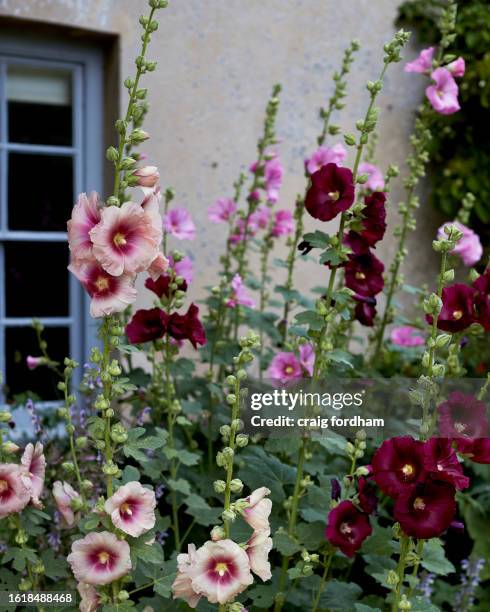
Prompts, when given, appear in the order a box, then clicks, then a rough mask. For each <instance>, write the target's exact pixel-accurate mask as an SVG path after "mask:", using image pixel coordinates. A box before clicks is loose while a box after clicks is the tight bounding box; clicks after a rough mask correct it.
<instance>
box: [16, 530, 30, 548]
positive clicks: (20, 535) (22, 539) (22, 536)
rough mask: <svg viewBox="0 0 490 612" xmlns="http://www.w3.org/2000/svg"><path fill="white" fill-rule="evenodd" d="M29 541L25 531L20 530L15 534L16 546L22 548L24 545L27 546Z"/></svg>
mask: <svg viewBox="0 0 490 612" xmlns="http://www.w3.org/2000/svg"><path fill="white" fill-rule="evenodd" d="M27 540H28V536H27V533H26V532H25V530H24V529H19V531H17V533H16V534H15V542H16V544H20V545H21V546H22V544H25V543H26V542H27Z"/></svg>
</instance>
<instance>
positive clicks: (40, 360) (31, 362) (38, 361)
mask: <svg viewBox="0 0 490 612" xmlns="http://www.w3.org/2000/svg"><path fill="white" fill-rule="evenodd" d="M45 363H46V358H45V357H33V356H32V355H27V357H26V366H27V367H28V369H29V370H35V369H36V368H38V367H39V366H41V365H44V364H45Z"/></svg>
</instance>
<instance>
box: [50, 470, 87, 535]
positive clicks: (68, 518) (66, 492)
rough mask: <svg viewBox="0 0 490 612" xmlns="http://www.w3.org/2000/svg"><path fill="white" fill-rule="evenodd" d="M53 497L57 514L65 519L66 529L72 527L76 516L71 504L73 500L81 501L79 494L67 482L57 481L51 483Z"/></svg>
mask: <svg viewBox="0 0 490 612" xmlns="http://www.w3.org/2000/svg"><path fill="white" fill-rule="evenodd" d="M53 497H54V501H55V502H56V507H57V508H58V512H59V513H60V514H61V516H62V517H63V518H64V519H65V522H66V524H67V525H68V527H72V526H73V525H74V524H75V521H76V516H75V512H74V511H73V508H72V505H71V503H72V501H73V500H74V499H76V500H77V501H81V500H82V498H81V496H80V494H79V493H78V492H77V491H75V489H74V488H73V487H72V486H71V484H69V483H68V482H61V481H60V480H57V481H56V482H54V483H53Z"/></svg>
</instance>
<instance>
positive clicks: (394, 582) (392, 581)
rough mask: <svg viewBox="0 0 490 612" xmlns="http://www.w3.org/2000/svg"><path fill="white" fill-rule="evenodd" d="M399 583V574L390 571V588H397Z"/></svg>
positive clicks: (388, 581)
mask: <svg viewBox="0 0 490 612" xmlns="http://www.w3.org/2000/svg"><path fill="white" fill-rule="evenodd" d="M399 581H400V578H399V577H398V574H397V573H396V572H395V570H390V571H389V572H388V575H387V577H386V582H387V583H388V584H389V585H390V586H395V585H397V584H398V582H399Z"/></svg>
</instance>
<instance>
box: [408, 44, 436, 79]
mask: <svg viewBox="0 0 490 612" xmlns="http://www.w3.org/2000/svg"><path fill="white" fill-rule="evenodd" d="M434 51H435V48H434V47H429V48H428V49H422V51H421V52H420V54H419V56H418V57H417V59H415V60H413V61H412V62H408V63H407V64H405V69H404V70H405V72H420V73H421V74H428V73H429V72H430V71H431V70H432V61H433V59H434Z"/></svg>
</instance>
